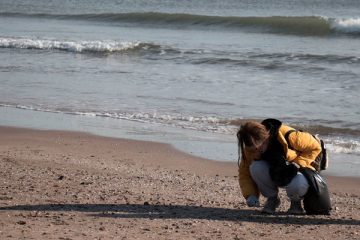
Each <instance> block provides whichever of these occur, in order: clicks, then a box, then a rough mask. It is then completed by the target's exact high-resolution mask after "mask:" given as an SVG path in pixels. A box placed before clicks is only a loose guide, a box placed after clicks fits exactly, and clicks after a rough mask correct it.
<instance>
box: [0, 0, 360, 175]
mask: <svg viewBox="0 0 360 240" xmlns="http://www.w3.org/2000/svg"><path fill="white" fill-rule="evenodd" d="M359 13H360V2H359V1H356V0H344V1H335V0H333V1H332V0H311V1H310V0H296V1H295V0H269V1H253V0H252V1H245V0H222V1H218V0H184V1H176V0H127V1H126V0H123V1H121V0H118V1H116V0H104V1H95V0H77V1H74V0H66V1H55V0H53V1H49V0H33V1H25V0H11V1H10V0H0V84H1V85H0V86H1V87H0V112H1V114H0V124H1V125H15V126H20V127H36V128H47V129H68V130H78V131H88V132H95V133H97V134H102V135H108V136H115V137H129V138H137V139H145V140H155V141H162V142H169V143H171V144H173V145H175V146H176V147H178V148H180V149H182V150H184V151H187V152H190V153H193V154H195V155H200V156H203V157H207V158H211V159H215V160H225V161H236V160H237V149H236V138H235V133H236V130H237V128H238V125H239V124H240V123H241V122H243V121H246V120H248V119H256V120H261V119H264V118H269V117H271V118H278V119H280V120H282V121H283V122H284V123H286V124H291V125H292V126H294V127H296V128H299V129H303V130H308V131H311V132H312V133H319V134H320V135H321V137H322V138H323V139H324V140H325V142H326V144H327V146H328V149H329V151H330V155H332V156H333V161H332V162H334V163H335V165H333V167H332V168H331V169H330V171H331V172H332V173H333V174H337V173H338V172H340V173H341V174H342V173H344V172H347V175H355V176H360V171H359V169H360V166H359V164H360V160H359V155H360V108H359V106H358V105H359V99H360V50H359V49H360V14H359ZM343 168H345V169H343ZM349 172H350V173H349Z"/></svg>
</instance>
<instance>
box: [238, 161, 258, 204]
mask: <svg viewBox="0 0 360 240" xmlns="http://www.w3.org/2000/svg"><path fill="white" fill-rule="evenodd" d="M239 184H240V189H241V193H242V194H243V196H244V198H245V199H248V198H249V197H250V196H255V197H257V198H259V195H260V193H259V189H258V188H257V186H256V184H255V182H254V180H253V179H252V178H251V175H250V164H249V163H248V162H247V161H246V159H244V158H243V157H242V159H241V161H240V166H239Z"/></svg>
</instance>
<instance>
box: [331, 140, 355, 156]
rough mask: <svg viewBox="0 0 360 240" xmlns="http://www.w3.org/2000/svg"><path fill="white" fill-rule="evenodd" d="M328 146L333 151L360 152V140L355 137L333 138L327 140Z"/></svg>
mask: <svg viewBox="0 0 360 240" xmlns="http://www.w3.org/2000/svg"><path fill="white" fill-rule="evenodd" d="M325 144H326V148H327V149H328V150H329V151H330V152H333V153H346V154H357V155H359V154H360V141H358V140H353V139H340V138H337V139H332V140H328V141H326V142H325Z"/></svg>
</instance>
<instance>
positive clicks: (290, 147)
mask: <svg viewBox="0 0 360 240" xmlns="http://www.w3.org/2000/svg"><path fill="white" fill-rule="evenodd" d="M293 132H296V130H294V129H292V130H289V131H287V132H286V133H285V136H284V137H285V140H286V142H287V144H288V148H289V149H291V150H295V149H294V148H293V147H292V146H291V144H290V142H289V135H290V134H291V133H293Z"/></svg>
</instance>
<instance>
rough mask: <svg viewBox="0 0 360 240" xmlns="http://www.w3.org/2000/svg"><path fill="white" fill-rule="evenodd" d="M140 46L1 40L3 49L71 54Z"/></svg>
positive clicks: (63, 41)
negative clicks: (65, 52) (38, 50)
mask: <svg viewBox="0 0 360 240" xmlns="http://www.w3.org/2000/svg"><path fill="white" fill-rule="evenodd" d="M140 44H141V43H140V42H127V41H113V40H101V41H67V40H54V39H38V38H13V37H5V38H4V37H1V38H0V47H1V48H21V49H40V50H62V51H69V52H99V53H101V52H120V51H126V50H131V49H134V48H137V47H139V46H140Z"/></svg>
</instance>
